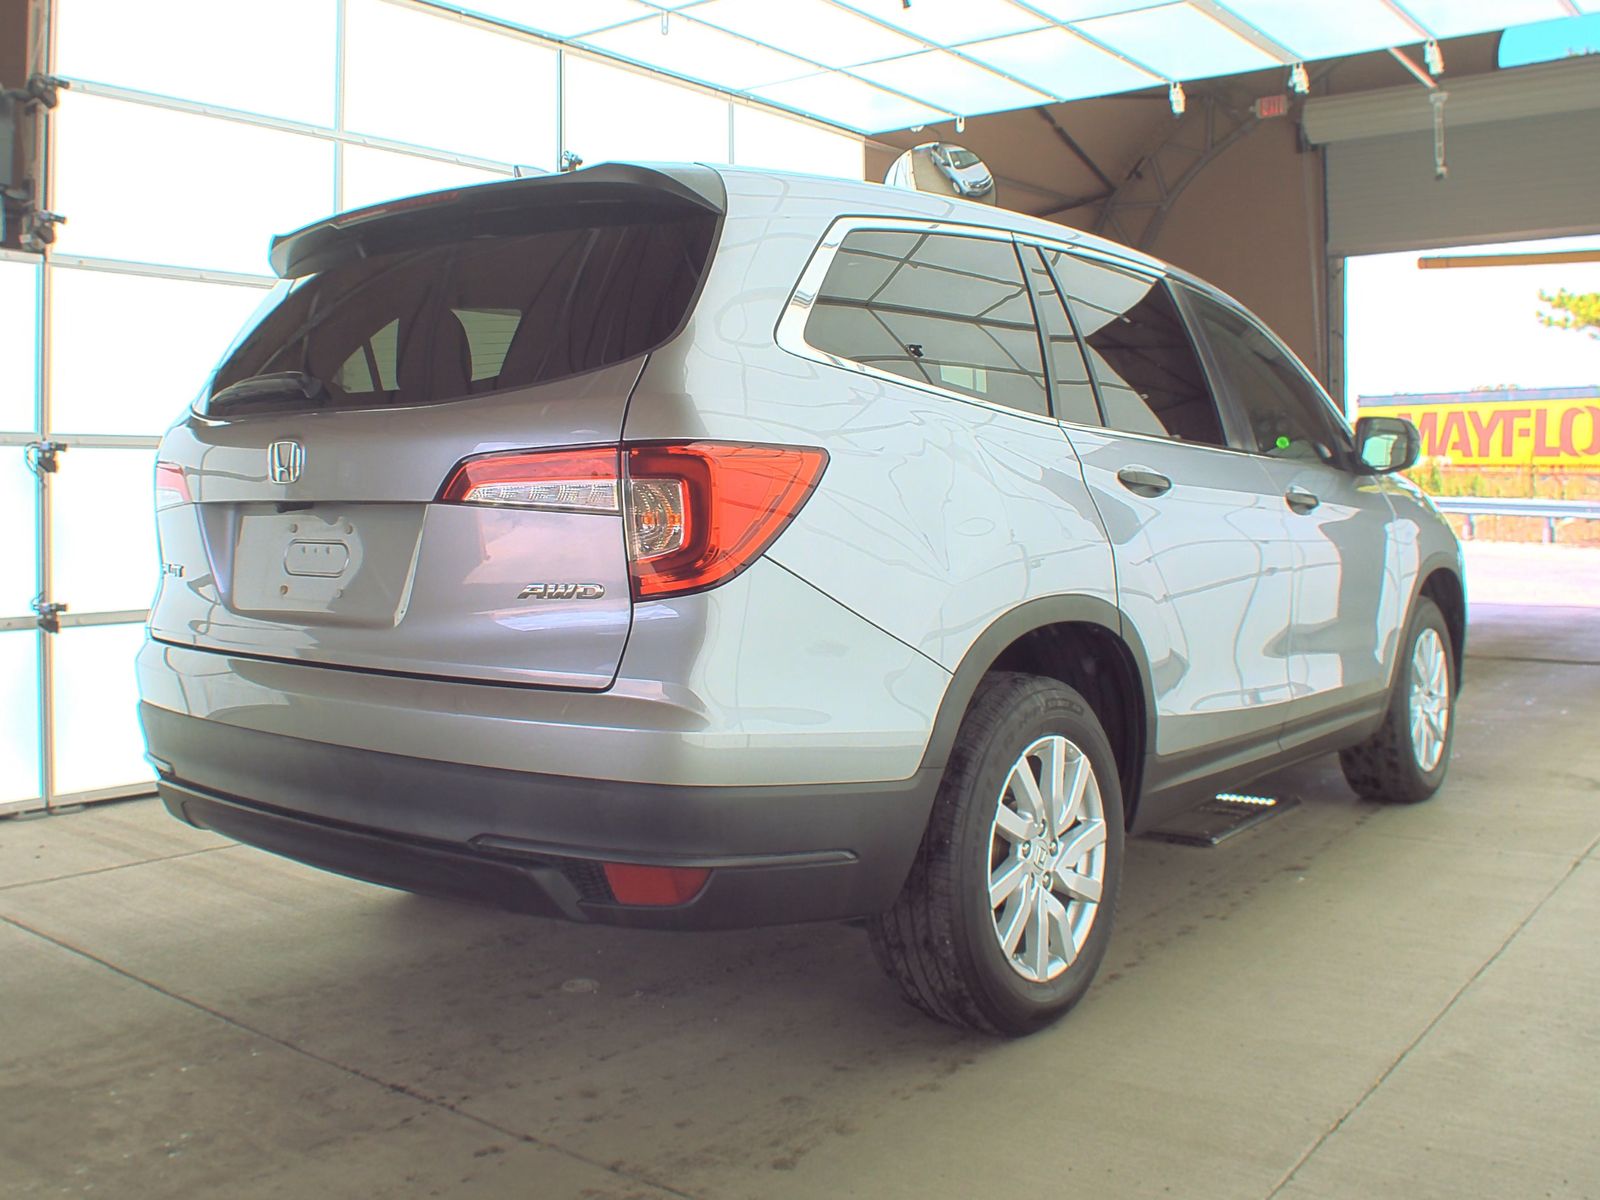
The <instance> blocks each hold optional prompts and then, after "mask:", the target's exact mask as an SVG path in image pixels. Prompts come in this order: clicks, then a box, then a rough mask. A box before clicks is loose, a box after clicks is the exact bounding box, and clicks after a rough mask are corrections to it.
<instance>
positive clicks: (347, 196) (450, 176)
mask: <svg viewBox="0 0 1600 1200" xmlns="http://www.w3.org/2000/svg"><path fill="white" fill-rule="evenodd" d="M509 178H510V176H508V175H498V174H496V173H495V172H493V171H480V170H478V168H476V167H463V166H460V165H458V164H456V163H448V162H440V161H439V160H438V159H436V158H423V157H422V156H420V155H417V154H391V153H390V152H389V151H387V150H373V149H370V148H368V147H366V146H346V147H345V148H344V207H345V208H365V207H366V206H367V205H369V204H378V203H381V202H382V201H384V200H393V199H395V198H396V197H397V196H415V195H418V194H420V193H422V192H437V191H442V190H443V189H445V188H455V187H470V186H471V185H472V184H475V183H493V182H495V181H496V180H498V179H509Z"/></svg>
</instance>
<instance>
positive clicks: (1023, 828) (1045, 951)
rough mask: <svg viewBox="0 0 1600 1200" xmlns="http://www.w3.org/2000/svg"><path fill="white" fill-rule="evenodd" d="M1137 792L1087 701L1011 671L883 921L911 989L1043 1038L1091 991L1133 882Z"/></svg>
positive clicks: (997, 678)
mask: <svg viewBox="0 0 1600 1200" xmlns="http://www.w3.org/2000/svg"><path fill="white" fill-rule="evenodd" d="M1122 848H1123V828H1122V792H1121V788H1120V786H1119V785H1118V780H1117V774H1116V767H1115V760H1114V758H1113V756H1112V752H1111V745H1110V743H1109V741H1108V740H1107V739H1106V735H1105V731H1104V730H1103V729H1102V728H1101V726H1100V722H1099V721H1098V720H1097V719H1096V717H1095V715H1094V711H1093V710H1092V709H1091V708H1090V707H1089V705H1088V702H1087V701H1085V700H1084V699H1083V697H1082V696H1080V695H1079V694H1078V693H1077V692H1075V691H1073V690H1072V689H1071V688H1069V687H1066V686H1065V685H1063V684H1060V683H1057V682H1056V681H1054V680H1050V679H1041V678H1038V677H1036V676H1031V675H1020V674H1011V673H996V674H994V675H991V676H989V677H988V678H987V679H985V680H984V681H983V683H982V684H981V685H980V686H979V688H978V692H977V695H976V696H974V698H973V701H972V706H971V708H970V709H969V710H968V712H967V715H966V717H965V718H964V719H963V721H962V724H961V730H960V732H959V733H958V735H957V738H956V744H955V747H954V748H953V750H952V751H951V755H950V762H949V765H948V766H947V767H946V769H945V776H944V779H943V781H942V782H941V784H940V786H939V795H938V798H937V800H936V801H935V803H934V809H933V813H932V815H931V816H930V818H929V822H928V829H927V832H926V833H925V834H924V837H923V841H922V846H921V848H920V849H919V850H918V853H917V859H916V862H915V864H914V865H913V866H912V868H911V874H910V876H909V877H908V879H907V880H906V883H905V887H904V888H903V889H902V891H901V894H900V896H899V898H898V899H897V900H896V901H895V903H894V905H893V907H891V908H890V909H889V911H888V912H886V913H883V914H882V915H880V916H878V917H875V918H873V920H872V921H871V922H870V923H869V925H868V930H869V933H870V935H871V939H872V947H873V951H874V952H875V953H876V955H877V957H878V961H879V962H880V963H881V964H882V965H883V967H884V969H885V970H886V971H887V972H888V973H889V975H890V976H891V977H892V978H893V979H894V980H895V981H896V982H897V983H898V984H899V985H900V989H901V991H902V992H904V994H905V996H906V998H907V999H908V1000H910V1001H911V1003H913V1004H915V1005H916V1006H917V1007H918V1008H920V1009H922V1010H923V1011H924V1012H926V1013H928V1014H930V1015H931V1016H934V1017H936V1018H938V1019H939V1020H942V1021H948V1022H950V1023H951V1024H955V1025H965V1026H968V1027H970V1028H973V1029H978V1030H982V1031H985V1032H989V1033H1001V1034H1008V1035H1016V1034H1024V1033H1031V1032H1033V1031H1034V1030H1036V1029H1039V1028H1040V1027H1042V1026H1044V1025H1046V1024H1048V1023H1049V1022H1050V1021H1052V1020H1054V1019H1055V1018H1057V1017H1059V1016H1060V1015H1061V1014H1062V1013H1064V1012H1066V1011H1067V1009H1069V1008H1071V1007H1072V1006H1073V1005H1074V1004H1076V1003H1077V1002H1078V1000H1079V999H1080V998H1081V997H1082V996H1083V994H1084V992H1086V991H1087V990H1088V988H1089V984H1090V981H1091V980H1092V979H1093V978H1094V974H1095V971H1096V970H1097V969H1098V968H1099V966H1100V960H1101V959H1102V958H1103V957H1104V956H1105V950H1106V943H1107V942H1108V940H1109V939H1110V936H1111V921H1112V914H1113V911H1114V909H1115V907H1116V899H1117V888H1118V884H1119V883H1120V881H1121V878H1122Z"/></svg>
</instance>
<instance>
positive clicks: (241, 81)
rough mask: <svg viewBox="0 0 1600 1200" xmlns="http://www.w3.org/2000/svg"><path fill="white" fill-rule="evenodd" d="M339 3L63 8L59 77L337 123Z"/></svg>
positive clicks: (166, 2) (190, 2) (118, 2)
mask: <svg viewBox="0 0 1600 1200" xmlns="http://www.w3.org/2000/svg"><path fill="white" fill-rule="evenodd" d="M335 12H336V10H335V4H334V0H227V3H226V4H218V3H217V0H138V3H136V4H135V3H130V2H129V0H58V3H57V4H56V7H55V17H56V28H57V33H56V70H57V71H58V72H60V73H61V74H63V75H71V76H74V77H76V78H79V79H94V80H98V81H99V82H101V83H115V84H120V85H122V86H123V87H131V88H137V89H138V90H139V91H142V92H156V93H160V94H162V95H167V96H181V97H182V98H184V99H186V100H201V101H204V102H205V103H207V104H220V105H223V106H224V107H227V108H240V109H245V110H247V111H249V112H261V113H270V114H272V115H273V116H279V117H289V118H292V119H294V120H299V121H309V122H311V123H313V124H319V125H330V124H332V123H333V61H334V54H333V51H334V45H335V34H336V30H335Z"/></svg>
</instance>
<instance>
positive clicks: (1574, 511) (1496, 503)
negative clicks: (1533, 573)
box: [1433, 496, 1600, 542]
mask: <svg viewBox="0 0 1600 1200" xmlns="http://www.w3.org/2000/svg"><path fill="white" fill-rule="evenodd" d="M1433 503H1434V505H1435V506H1436V507H1437V508H1438V509H1439V511H1440V512H1447V513H1460V514H1461V515H1462V516H1464V517H1466V519H1467V527H1466V530H1465V533H1466V535H1467V536H1468V537H1471V536H1472V535H1473V533H1474V532H1475V531H1474V530H1473V524H1474V520H1475V518H1477V517H1542V518H1544V540H1545V541H1547V542H1553V541H1555V540H1556V522H1557V521H1571V520H1580V521H1600V500H1541V499H1537V498H1530V499H1524V498H1521V497H1515V496H1435V497H1433Z"/></svg>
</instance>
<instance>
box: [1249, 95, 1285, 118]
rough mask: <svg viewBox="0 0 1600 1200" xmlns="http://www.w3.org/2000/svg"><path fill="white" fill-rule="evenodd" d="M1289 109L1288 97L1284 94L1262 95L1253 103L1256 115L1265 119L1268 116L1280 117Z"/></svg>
mask: <svg viewBox="0 0 1600 1200" xmlns="http://www.w3.org/2000/svg"><path fill="white" fill-rule="evenodd" d="M1288 111H1289V97H1288V96H1286V95H1282V94H1279V95H1276V96H1262V97H1261V98H1260V99H1259V100H1257V101H1256V103H1255V113H1256V116H1258V117H1260V118H1261V119H1262V120H1263V121H1265V120H1266V119H1267V118H1268V117H1281V116H1283V115H1284V114H1285V113H1287V112H1288Z"/></svg>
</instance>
